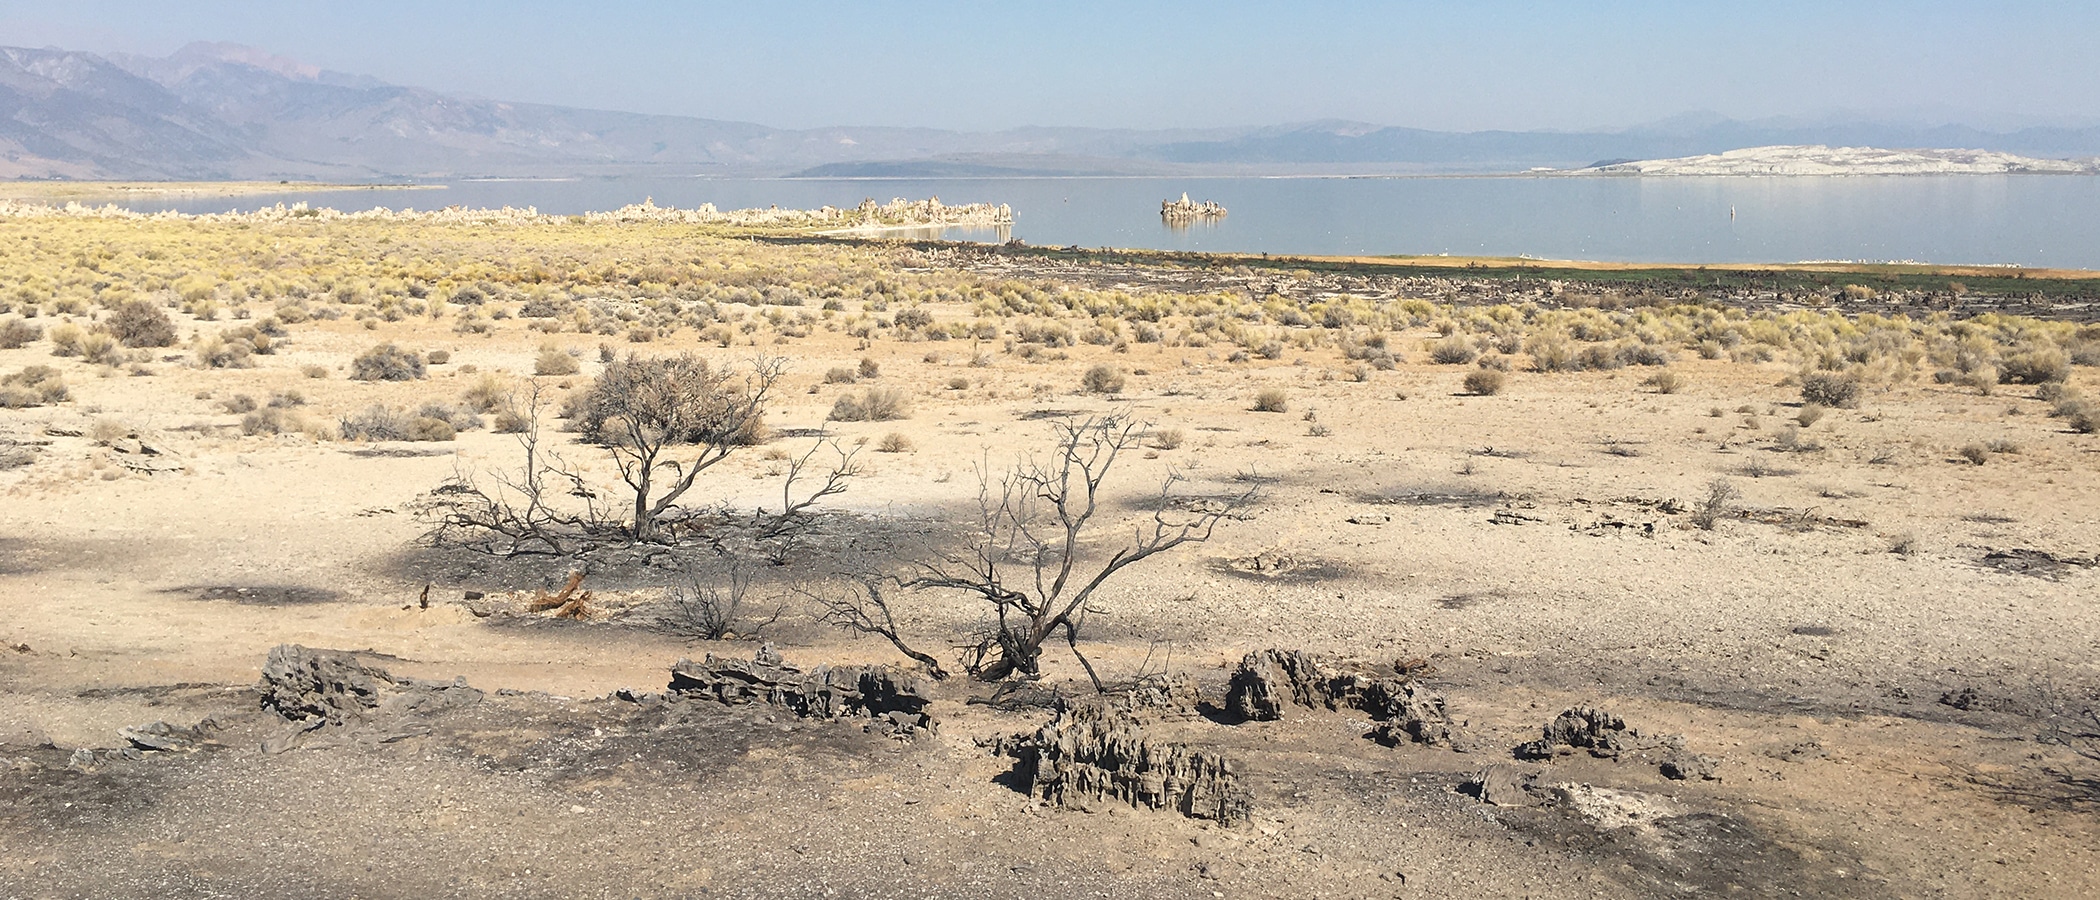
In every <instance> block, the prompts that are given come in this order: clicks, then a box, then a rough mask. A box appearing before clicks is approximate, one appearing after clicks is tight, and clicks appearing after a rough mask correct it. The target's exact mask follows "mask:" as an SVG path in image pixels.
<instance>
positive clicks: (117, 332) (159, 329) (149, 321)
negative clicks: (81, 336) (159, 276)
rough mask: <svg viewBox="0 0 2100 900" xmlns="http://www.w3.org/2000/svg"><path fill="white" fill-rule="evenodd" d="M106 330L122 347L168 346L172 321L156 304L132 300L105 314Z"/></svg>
mask: <svg viewBox="0 0 2100 900" xmlns="http://www.w3.org/2000/svg"><path fill="white" fill-rule="evenodd" d="M108 325H109V333H110V334H111V335H112V336H114V337H115V338H116V339H117V340H118V341H119V342H121V343H122V344H123V345H124V346H126V347H172V346H174V345H175V323H174V322H172V321H169V319H168V314H167V312H166V311H164V310H162V309H161V308H160V306H159V305H158V304H155V303H152V302H149V301H145V300H132V301H129V302H126V303H125V304H124V305H122V306H119V307H117V311H116V312H115V313H113V314H111V315H110V317H109V322H108Z"/></svg>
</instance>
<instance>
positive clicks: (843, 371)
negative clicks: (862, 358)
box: [824, 366, 860, 384]
mask: <svg viewBox="0 0 2100 900" xmlns="http://www.w3.org/2000/svg"><path fill="white" fill-rule="evenodd" d="M859 380H860V376H858V375H855V374H853V370H852V369H849V368H846V367H845V366H832V367H831V368H829V369H826V370H825V371H824V383H825V384H852V383H854V382H856V381H859Z"/></svg>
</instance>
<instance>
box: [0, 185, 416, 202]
mask: <svg viewBox="0 0 2100 900" xmlns="http://www.w3.org/2000/svg"><path fill="white" fill-rule="evenodd" d="M444 187H445V186H444V185H442V184H333V183H327V182H316V181H0V199H6V200H99V199H123V198H126V197H251V196H255V195H258V194H296V193H301V192H306V191H424V190H442V189H444Z"/></svg>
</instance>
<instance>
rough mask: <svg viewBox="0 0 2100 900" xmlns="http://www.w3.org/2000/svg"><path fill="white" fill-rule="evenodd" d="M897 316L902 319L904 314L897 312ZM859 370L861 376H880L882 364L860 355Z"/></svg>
mask: <svg viewBox="0 0 2100 900" xmlns="http://www.w3.org/2000/svg"><path fill="white" fill-rule="evenodd" d="M897 316H898V318H900V319H902V318H903V317H904V314H903V313H898V314H897ZM898 327H900V328H902V327H904V326H902V325H899V326H898ZM859 371H860V377H862V378H880V377H882V364H881V363H878V362H876V361H874V360H872V359H869V358H867V357H861V360H860V369H859Z"/></svg>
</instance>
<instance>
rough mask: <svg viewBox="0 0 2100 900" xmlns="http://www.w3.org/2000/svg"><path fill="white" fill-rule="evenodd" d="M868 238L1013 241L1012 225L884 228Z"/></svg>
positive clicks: (982, 241)
mask: <svg viewBox="0 0 2100 900" xmlns="http://www.w3.org/2000/svg"><path fill="white" fill-rule="evenodd" d="M869 236H872V237H879V238H889V239H892V240H902V241H969V242H971V243H974V244H1004V243H1006V242H1007V241H1010V240H1013V236H1014V228H1013V226H1012V225H988V226H987V225H927V226H924V227H921V228H885V229H882V230H881V231H877V232H870V233H869Z"/></svg>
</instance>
